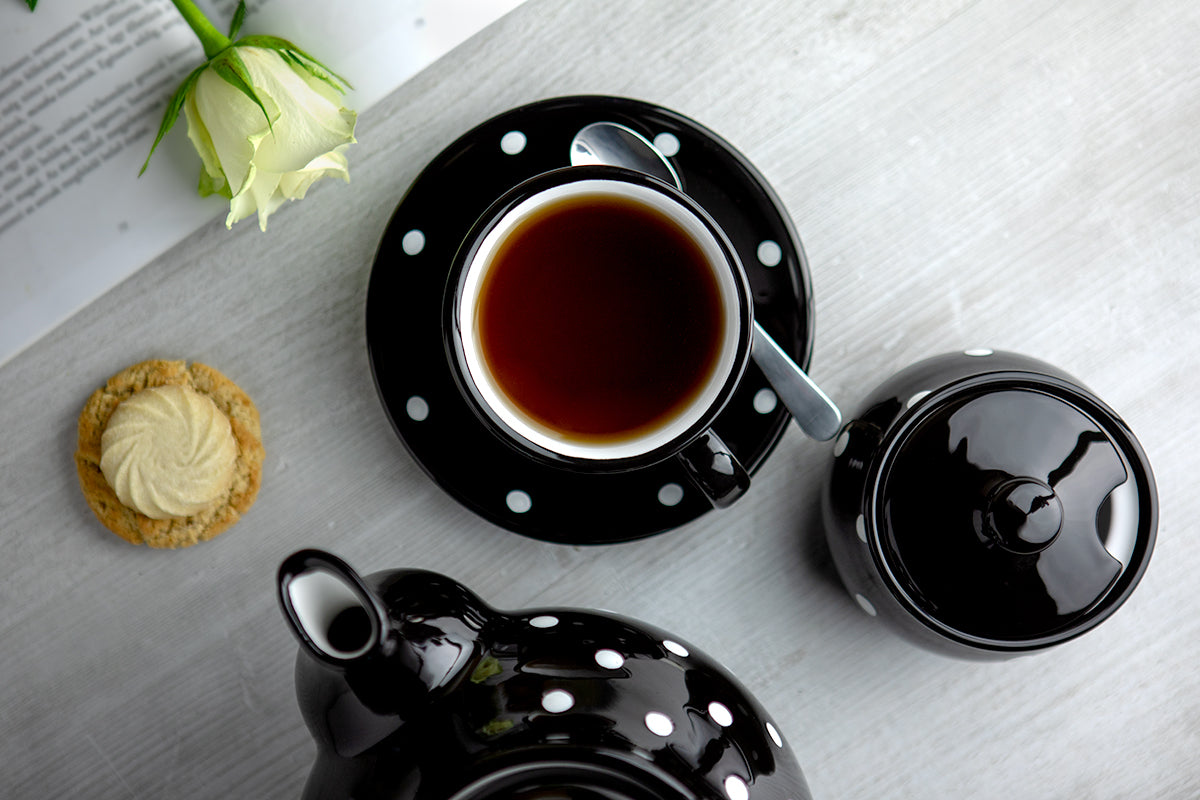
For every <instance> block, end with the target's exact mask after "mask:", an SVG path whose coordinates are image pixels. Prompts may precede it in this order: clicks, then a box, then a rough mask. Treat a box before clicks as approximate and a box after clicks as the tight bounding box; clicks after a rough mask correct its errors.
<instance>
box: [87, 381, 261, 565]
mask: <svg viewBox="0 0 1200 800" xmlns="http://www.w3.org/2000/svg"><path fill="white" fill-rule="evenodd" d="M167 385H178V386H185V387H187V388H190V389H193V390H194V391H196V392H199V393H200V394H202V395H204V396H206V397H208V398H209V399H210V400H212V401H213V403H215V404H216V406H217V408H218V409H220V410H221V412H222V413H223V414H225V416H226V417H228V418H229V425H230V428H231V430H232V432H233V437H234V440H235V441H236V443H237V457H236V461H235V463H234V472H233V484H232V485H231V486H230V489H229V493H228V496H227V497H226V498H224V499H222V500H219V501H218V502H217V503H216V504H214V505H213V506H212V507H210V508H208V509H206V510H204V511H201V512H198V513H196V514H193V515H192V516H189V517H182V518H176V519H151V518H150V517H147V516H146V515H144V514H141V513H139V512H138V511H137V510H135V509H133V508H130V507H128V506H126V505H124V504H122V503H121V501H120V500H119V499H118V498H117V494H116V492H115V491H113V488H112V487H111V486H110V485H109V483H108V481H107V480H106V479H105V477H104V473H103V472H101V470H100V439H101V436H102V435H103V434H104V429H105V427H106V426H107V425H108V420H109V417H111V416H112V413H113V411H114V410H116V408H117V406H118V405H119V404H120V403H121V402H122V401H123V400H125V399H126V398H129V397H132V396H133V395H134V394H136V393H137V392H139V391H141V390H142V389H146V388H149V387H152V386H167ZM263 455H264V452H263V446H262V431H261V428H260V426H259V420H258V410H257V409H256V408H255V407H254V403H253V402H252V401H251V400H250V398H249V397H247V396H246V393H245V392H243V391H242V390H241V389H240V388H238V386H237V385H236V384H235V383H234V382H233V381H231V380H229V379H228V378H226V377H225V376H224V375H222V374H221V373H220V372H218V371H217V370H215V369H213V368H212V367H208V366H205V365H204V364H197V363H192V364H191V365H188V364H187V363H186V362H184V361H143V362H142V363H140V364H134V365H133V366H131V367H128V368H126V369H124V370H122V371H120V372H118V373H117V374H116V375H114V376H112V377H111V378H109V380H108V382H107V383H106V384H105V385H104V387H103V388H101V389H97V390H96V391H95V392H93V393H92V396H91V397H89V398H88V401H87V403H86V404H85V405H84V407H83V412H82V413H81V414H80V415H79V449H78V450H77V451H76V452H75V467H76V469H77V470H78V472H79V483H80V486H81V487H82V489H83V495H84V497H85V498H87V502H88V505H89V506H91V509H92V511H93V512H95V514H96V516H97V517H98V518H99V519H100V521H101V522H102V523H104V525H105V527H107V528H108V529H109V530H110V531H112V532H113V533H115V534H117V535H118V536H120V537H121V538H122V539H124V540H126V541H127V542H130V543H132V544H147V545H149V546H150V547H165V548H176V547H189V546H191V545H193V544H195V543H196V542H203V541H207V540H208V539H211V538H213V537H214V536H216V535H217V534H219V533H221V532H223V531H225V530H227V529H229V527H230V526H232V525H233V524H234V523H236V522H237V521H238V520H239V519H241V517H242V514H244V513H246V511H247V510H248V509H249V508H250V506H252V505H254V500H255V498H257V497H258V489H259V486H260V485H261V483H262V463H263Z"/></svg>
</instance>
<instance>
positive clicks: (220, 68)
mask: <svg viewBox="0 0 1200 800" xmlns="http://www.w3.org/2000/svg"><path fill="white" fill-rule="evenodd" d="M209 64H210V65H211V66H212V68H213V71H214V72H216V73H217V75H219V76H220V77H221V79H222V80H224V81H225V82H226V83H228V84H229V85H230V86H232V87H233V88H235V89H237V90H238V91H239V92H241V93H242V94H244V95H246V97H249V98H250V99H251V100H253V101H254V104H255V105H256V106H258V107H259V108H260V109H262V112H263V116H264V117H266V118H267V127H268V128H270V129H271V130H272V131H274V130H275V126H274V123H272V122H271V115H270V114H268V113H267V107H266V106H264V105H263V103H262V100H260V99H259V97H258V93H257V92H255V91H254V87H253V86H251V85H250V73H249V71H247V69H246V62H244V61H242V57H241V56H239V55H238V53H237V50H236V49H235V48H233V47H231V48H229V49H228V50H226V51H225V52H224V53H222V54H221V55H219V56H217V57H216V58H214V59H213V60H212V61H210V62H209Z"/></svg>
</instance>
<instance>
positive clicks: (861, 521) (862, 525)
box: [854, 514, 867, 544]
mask: <svg viewBox="0 0 1200 800" xmlns="http://www.w3.org/2000/svg"><path fill="white" fill-rule="evenodd" d="M854 532H855V533H857V534H858V538H859V539H862V540H863V543H864V544H865V543H866V541H867V520H866V518H865V517H863V515H862V514H859V515H858V519H856V520H854Z"/></svg>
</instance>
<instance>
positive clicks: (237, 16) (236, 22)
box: [34, 0, 246, 39]
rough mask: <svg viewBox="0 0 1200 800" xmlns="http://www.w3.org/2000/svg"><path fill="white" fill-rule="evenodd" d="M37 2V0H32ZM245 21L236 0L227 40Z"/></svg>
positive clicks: (243, 10)
mask: <svg viewBox="0 0 1200 800" xmlns="http://www.w3.org/2000/svg"><path fill="white" fill-rule="evenodd" d="M34 2H37V0H34ZM245 21H246V0H238V4H237V9H235V10H234V12H233V21H232V22H230V23H229V38H230V39H232V38H234V37H235V36H237V35H238V31H240V30H241V29H242V23H243V22H245Z"/></svg>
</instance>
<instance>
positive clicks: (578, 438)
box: [444, 166, 753, 506]
mask: <svg viewBox="0 0 1200 800" xmlns="http://www.w3.org/2000/svg"><path fill="white" fill-rule="evenodd" d="M444 314H445V317H444V331H445V337H446V347H447V355H448V358H449V360H450V364H451V367H452V372H453V373H454V376H455V379H456V381H457V382H458V386H459V388H460V390H461V391H462V393H463V395H464V396H465V397H466V398H467V399H468V400H469V402H470V404H471V406H472V408H473V409H474V410H475V411H476V413H477V414H478V416H479V417H480V419H482V420H483V422H484V424H485V425H487V427H488V428H489V429H491V430H492V432H493V433H495V434H496V435H497V436H498V437H499V438H500V439H501V440H503V441H504V442H506V443H507V444H509V445H510V446H512V447H514V448H516V449H517V450H518V451H520V452H522V453H524V454H526V455H528V456H529V457H532V458H535V459H538V460H540V461H542V462H545V463H550V464H553V465H556V466H559V467H563V468H566V469H572V470H582V471H592V472H614V471H622V470H628V469H634V468H638V467H642V466H646V465H648V464H653V463H656V462H658V461H662V460H664V459H667V458H678V459H679V460H680V461H681V462H682V463H683V465H684V466H685V467H686V469H687V471H688V474H689V476H690V477H691V478H692V479H693V481H694V482H695V483H696V484H697V486H698V487H699V488H700V489H701V490H703V492H704V493H705V495H706V496H707V497H708V498H709V499H710V500H711V501H712V502H713V504H714V505H717V506H724V505H728V504H729V503H731V502H732V501H733V500H735V499H736V498H737V497H738V496H739V495H740V494H741V493H742V492H743V491H744V490H745V489H746V487H747V486H748V485H749V477H748V476H747V474H746V471H745V470H744V469H743V468H742V466H741V465H740V464H739V463H738V461H737V459H736V458H735V457H734V456H733V455H732V454H731V453H730V452H729V449H728V448H727V447H725V445H724V444H723V443H722V442H721V440H720V438H719V437H718V436H717V435H716V434H715V433H713V431H712V429H711V426H712V424H713V421H714V420H715V419H716V417H717V416H718V414H720V412H721V410H722V409H723V408H724V407H725V405H726V403H727V402H728V401H729V399H730V397H731V396H732V394H733V392H734V390H735V389H736V387H737V385H738V382H739V381H740V380H741V378H742V375H743V373H744V372H745V369H746V365H747V364H748V362H749V359H750V349H751V343H752V336H753V331H752V328H753V303H752V300H751V295H750V290H749V284H748V281H747V279H746V275H745V272H744V271H743V269H742V266H741V264H740V262H739V261H738V258H737V255H736V254H735V252H734V250H733V247H732V246H731V245H730V243H729V241H728V239H727V238H726V236H725V234H724V233H723V232H722V231H721V229H720V228H719V227H718V226H717V225H716V223H715V222H714V221H713V220H712V218H711V217H710V216H709V215H708V214H707V213H706V212H705V211H704V209H703V208H701V207H700V206H699V205H697V204H696V203H695V202H694V201H693V200H691V199H690V198H688V197H687V196H686V195H684V194H682V193H681V192H679V191H677V190H676V189H675V188H674V187H672V186H669V185H667V184H666V183H663V182H662V181H660V180H657V179H656V178H653V177H650V176H647V175H644V174H642V173H639V172H635V171H632V170H627V169H624V168H620V167H612V166H587V167H568V168H564V169H559V170H555V171H552V172H548V173H544V174H542V175H538V176H536V177H534V178H532V179H530V180H528V181H526V182H524V183H522V184H520V185H519V186H517V187H515V188H513V189H512V190H510V191H509V192H508V193H507V194H505V195H504V196H503V197H502V198H500V199H499V200H498V201H496V202H495V203H494V204H493V205H492V206H491V207H490V208H489V209H488V210H487V211H486V212H485V213H484V214H483V216H482V217H481V218H480V219H479V220H478V221H477V222H476V224H475V225H474V226H473V228H472V229H471V231H470V233H469V234H468V235H467V238H466V240H465V241H464V243H463V245H462V246H461V247H460V249H459V252H458V254H457V256H456V258H455V262H454V266H453V268H452V270H451V273H450V278H449V282H448V285H447V290H446V296H445V302H444Z"/></svg>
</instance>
